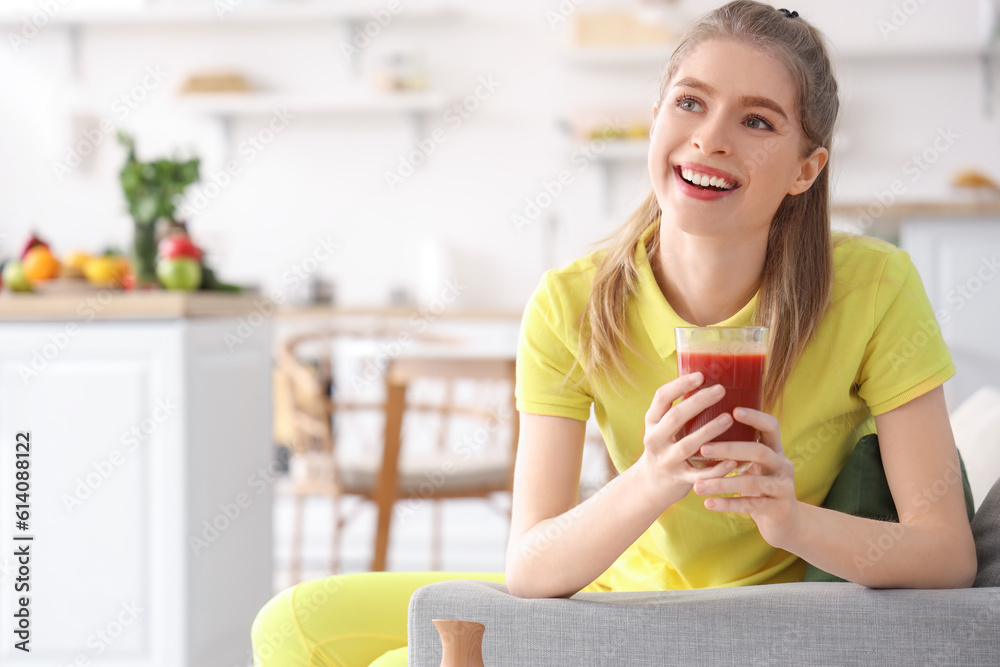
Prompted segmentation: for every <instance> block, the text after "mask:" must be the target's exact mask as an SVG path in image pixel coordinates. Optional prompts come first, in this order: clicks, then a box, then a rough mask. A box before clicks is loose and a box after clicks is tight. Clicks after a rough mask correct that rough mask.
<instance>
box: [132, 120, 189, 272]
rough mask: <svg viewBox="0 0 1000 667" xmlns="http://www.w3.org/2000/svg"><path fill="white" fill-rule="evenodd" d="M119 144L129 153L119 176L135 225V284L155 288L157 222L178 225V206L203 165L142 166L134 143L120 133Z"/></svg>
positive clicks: (165, 161)
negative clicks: (160, 220)
mask: <svg viewBox="0 0 1000 667" xmlns="http://www.w3.org/2000/svg"><path fill="white" fill-rule="evenodd" d="M118 141H119V143H121V144H122V146H124V147H125V148H126V150H127V151H128V155H127V156H126V158H125V164H124V165H123V166H122V170H121V173H120V177H121V184H122V191H123V192H124V194H125V201H126V202H128V211H129V213H130V214H131V216H132V220H133V221H135V240H134V243H133V254H134V259H135V274H136V283H137V284H138V285H155V284H156V221H157V220H159V219H161V218H165V219H167V220H169V221H172V222H177V219H176V217H175V216H176V214H177V203H178V200H179V199H180V197H181V196H182V195H183V194H184V191H185V190H186V189H187V188H188V186H190V185H191V184H192V183H195V182H197V181H198V179H199V173H198V171H199V166H200V164H201V161H200V160H199V159H198V158H192V159H190V160H186V161H179V160H170V159H166V158H160V159H158V160H153V161H152V162H142V161H140V160H139V159H138V158H137V157H136V154H135V139H134V138H133V137H132V136H130V135H128V134H126V133H124V132H119V133H118Z"/></svg>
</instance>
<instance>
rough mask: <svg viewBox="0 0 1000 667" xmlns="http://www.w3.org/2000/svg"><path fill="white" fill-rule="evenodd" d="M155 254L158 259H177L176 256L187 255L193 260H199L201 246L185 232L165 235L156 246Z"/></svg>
mask: <svg viewBox="0 0 1000 667" xmlns="http://www.w3.org/2000/svg"><path fill="white" fill-rule="evenodd" d="M157 255H158V256H159V257H160V259H177V258H178V257H189V258H191V259H193V260H195V261H199V262H200V261H201V255H202V252H201V248H199V247H198V246H196V245H195V244H194V243H193V242H192V241H191V237H189V236H188V235H187V234H174V235H172V236H165V237H164V238H163V239H162V240H161V241H160V245H159V246H158V247H157Z"/></svg>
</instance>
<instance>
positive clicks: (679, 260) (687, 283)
mask: <svg viewBox="0 0 1000 667" xmlns="http://www.w3.org/2000/svg"><path fill="white" fill-rule="evenodd" d="M766 251H767V234H763V235H760V234H757V235H753V236H737V237H726V238H706V237H699V236H693V235H691V234H688V233H686V232H682V231H679V230H677V229H676V228H672V227H670V226H668V225H664V224H662V223H661V225H660V243H659V248H658V249H657V252H656V255H655V261H654V262H653V275H655V276H656V282H657V284H658V285H659V286H660V291H661V292H663V296H664V297H666V299H667V302H668V303H669V304H670V305H671V307H672V308H673V309H674V312H676V313H677V314H678V315H679V316H681V317H682V318H684V320H686V321H687V322H690V323H691V324H694V325H697V326H708V325H711V324H717V323H719V322H722V321H724V320H726V319H729V318H730V317H732V316H733V315H735V314H736V313H737V312H739V310H740V309H741V308H743V306H745V305H746V304H747V302H749V301H750V299H751V298H753V295H754V294H755V293H756V291H757V288H758V287H759V286H760V279H761V275H762V274H763V271H764V256H765V253H766Z"/></svg>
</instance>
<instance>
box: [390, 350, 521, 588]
mask: <svg viewBox="0 0 1000 667" xmlns="http://www.w3.org/2000/svg"><path fill="white" fill-rule="evenodd" d="M514 369H515V362H514V360H513V359H511V358H475V357H467V358H461V357H453V356H437V357H412V358H399V359H394V360H392V361H391V362H390V364H389V368H388V371H387V373H386V403H385V415H386V422H385V443H384V449H383V452H382V465H381V469H380V471H379V477H378V482H377V484H376V486H375V489H374V498H373V499H374V501H375V504H376V506H377V511H378V518H377V524H376V535H375V553H374V557H373V560H372V568H371V569H372V570H373V571H381V570H384V569H385V568H386V558H387V554H388V551H389V531H390V527H391V525H392V518H393V511H394V508H395V506H396V503H397V502H399V501H401V500H427V501H440V500H442V499H454V498H490V497H491V496H494V495H495V494H505V495H509V494H510V492H511V489H512V486H513V479H514V459H515V456H516V453H517V434H518V416H517V410H516V409H515V407H514ZM428 380H430V381H438V382H444V383H446V386H449V387H451V388H452V390H454V388H455V385H456V384H458V383H461V382H480V383H482V382H486V383H498V384H499V385H500V386H501V387H502V389H501V391H502V392H503V393H502V396H503V400H502V402H499V403H497V404H494V406H493V407H492V409H486V408H484V407H483V406H475V405H469V404H467V403H464V402H462V401H461V400H458V399H457V398H456V397H454V394H452V399H451V400H449V401H445V402H440V403H437V404H433V403H431V404H428V403H424V402H421V401H419V400H417V399H416V398H415V397H414V396H412V394H413V391H414V386H415V385H416V384H417V383H420V382H426V381H428ZM427 411H431V412H436V413H438V414H440V415H442V416H444V417H448V418H451V419H454V418H456V417H462V418H464V419H466V420H471V422H472V424H471V425H472V427H473V428H472V431H471V434H470V432H469V431H468V430H467V431H466V433H465V435H464V436H460V437H461V440H460V442H459V443H457V444H456V443H454V442H452V443H447V442H446V440H447V437H448V434H447V433H442V432H440V431H439V438H440V439H439V445H440V446H439V451H438V455H437V456H435V455H427V456H426V458H424V459H423V460H422V461H421V465H418V466H415V467H413V468H411V469H406V470H404V469H403V466H402V465H401V461H402V458H401V453H402V451H403V447H404V446H405V444H406V438H405V437H404V432H405V431H404V421H405V420H406V419H407V418H408V417H412V416H413V415H414V414H415V413H419V412H427ZM494 434H495V435H498V436H499V437H497V438H492V439H493V440H495V441H496V442H494V443H492V444H493V445H494V447H493V456H492V457H490V456H489V455H488V454H487V449H488V447H487V442H488V441H489V440H490V439H491V435H494ZM463 445H464V446H463ZM439 550H440V547H438V551H439Z"/></svg>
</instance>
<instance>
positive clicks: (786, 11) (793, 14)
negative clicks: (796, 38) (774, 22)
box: [778, 9, 799, 19]
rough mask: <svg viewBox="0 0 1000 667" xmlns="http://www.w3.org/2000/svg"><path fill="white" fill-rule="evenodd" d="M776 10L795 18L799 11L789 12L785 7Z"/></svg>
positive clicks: (797, 16)
mask: <svg viewBox="0 0 1000 667" xmlns="http://www.w3.org/2000/svg"><path fill="white" fill-rule="evenodd" d="M778 11H779V12H781V13H782V14H784V15H785V16H787V17H788V18H790V19H797V18H799V13H798V12H790V11H788V10H787V9H779V10H778Z"/></svg>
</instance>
